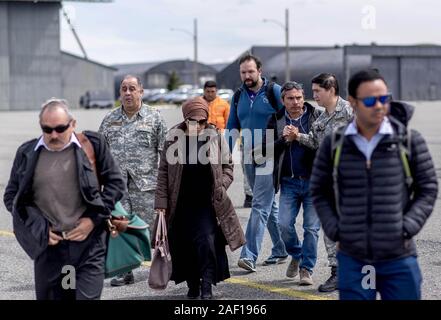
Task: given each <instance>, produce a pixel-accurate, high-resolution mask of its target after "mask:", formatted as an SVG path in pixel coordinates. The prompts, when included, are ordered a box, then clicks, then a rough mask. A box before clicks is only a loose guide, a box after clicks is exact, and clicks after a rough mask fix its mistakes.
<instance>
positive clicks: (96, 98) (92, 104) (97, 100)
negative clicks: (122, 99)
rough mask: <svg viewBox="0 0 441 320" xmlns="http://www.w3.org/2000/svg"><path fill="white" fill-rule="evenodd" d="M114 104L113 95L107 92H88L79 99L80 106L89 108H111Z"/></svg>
mask: <svg viewBox="0 0 441 320" xmlns="http://www.w3.org/2000/svg"><path fill="white" fill-rule="evenodd" d="M114 104H115V100H114V99H113V95H112V93H111V92H110V91H107V90H89V91H87V92H86V93H85V94H84V95H82V96H81V98H80V106H81V107H82V108H85V109H89V108H100V109H104V108H112V107H113V106H114Z"/></svg>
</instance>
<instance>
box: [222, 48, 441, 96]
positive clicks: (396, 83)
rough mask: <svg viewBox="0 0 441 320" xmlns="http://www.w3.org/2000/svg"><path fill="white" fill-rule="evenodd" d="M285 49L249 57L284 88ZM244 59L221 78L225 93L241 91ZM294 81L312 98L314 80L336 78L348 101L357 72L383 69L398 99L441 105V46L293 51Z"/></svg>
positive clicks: (253, 50) (266, 50) (256, 51)
mask: <svg viewBox="0 0 441 320" xmlns="http://www.w3.org/2000/svg"><path fill="white" fill-rule="evenodd" d="M284 49H285V47H269V46H255V47H252V48H251V49H250V50H249V51H250V52H251V53H252V54H254V55H256V56H258V57H260V58H261V60H262V63H263V68H262V73H263V76H265V77H267V78H269V79H275V81H276V82H278V83H279V84H282V83H283V82H284V80H285V51H284ZM238 60H239V57H238V59H237V60H236V61H234V62H233V63H231V64H230V65H228V66H227V67H225V68H224V69H223V70H221V71H220V72H219V73H218V74H217V76H216V79H217V82H218V85H219V87H225V88H231V89H236V88H238V87H239V86H240V85H241V81H240V77H239V65H238ZM290 61H291V63H290V65H291V67H290V75H291V79H292V80H295V81H298V82H301V83H303V84H304V85H305V86H304V88H305V94H306V97H307V98H312V92H311V85H310V84H311V79H312V77H313V76H314V75H316V74H318V73H321V72H330V73H334V74H335V75H336V77H337V79H338V80H339V82H340V87H341V90H340V91H341V92H340V94H341V95H342V96H343V97H346V95H347V81H348V80H349V78H350V76H351V75H352V74H354V73H355V72H356V71H358V70H360V69H363V68H377V69H379V70H380V72H381V73H382V74H383V75H384V77H385V79H386V81H387V83H388V85H389V88H390V89H391V92H392V95H393V97H394V99H398V100H441V77H440V74H441V46H436V45H412V46H380V45H375V44H372V45H366V46H362V45H347V46H344V47H338V46H335V47H292V48H291V51H290Z"/></svg>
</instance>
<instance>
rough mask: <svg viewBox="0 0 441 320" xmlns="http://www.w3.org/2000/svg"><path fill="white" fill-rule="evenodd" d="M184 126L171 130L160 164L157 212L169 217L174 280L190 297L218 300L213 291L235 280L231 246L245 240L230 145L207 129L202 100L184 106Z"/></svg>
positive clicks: (217, 134)
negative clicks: (231, 193)
mask: <svg viewBox="0 0 441 320" xmlns="http://www.w3.org/2000/svg"><path fill="white" fill-rule="evenodd" d="M182 113H183V116H184V121H183V122H181V123H179V124H178V125H176V126H175V127H173V128H172V129H170V131H169V133H168V136H167V141H166V143H165V146H164V150H163V151H162V155H161V160H160V164H159V172H158V183H157V189H156V197H155V209H156V211H157V212H158V213H159V212H161V211H162V212H165V217H166V221H167V229H168V239H169V246H170V253H171V257H172V269H173V272H172V276H171V280H174V281H175V283H176V284H178V283H180V282H183V281H186V282H187V286H188V289H189V290H188V293H187V297H188V298H190V299H196V298H198V297H199V296H200V297H201V299H211V298H212V285H216V284H217V283H218V282H220V281H223V280H225V279H227V278H229V277H230V272H229V268H228V259H227V254H226V251H225V246H226V244H228V245H229V247H230V249H231V250H236V249H238V248H239V247H241V246H242V245H243V244H244V243H245V237H244V234H243V230H242V227H241V225H240V223H239V219H238V217H237V215H236V212H235V210H234V207H233V204H232V202H231V200H230V199H229V197H228V195H227V188H228V187H229V186H230V184H231V183H232V181H233V164H232V158H231V154H230V152H229V148H228V144H227V142H226V141H225V139H224V137H223V135H222V134H221V133H220V132H218V131H217V130H216V128H215V127H214V126H212V125H210V124H208V123H207V119H208V104H207V102H206V101H205V100H204V99H202V98H201V97H197V98H193V99H190V100H188V101H186V102H185V103H184V104H183V106H182Z"/></svg>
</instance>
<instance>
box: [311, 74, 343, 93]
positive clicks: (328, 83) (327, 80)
mask: <svg viewBox="0 0 441 320" xmlns="http://www.w3.org/2000/svg"><path fill="white" fill-rule="evenodd" d="M311 83H315V84H318V85H319V86H320V87H322V88H323V89H325V90H330V89H331V88H334V90H335V95H336V96H338V95H339V93H340V89H339V86H338V81H337V77H336V76H335V74H332V73H326V72H325V73H320V74H319V75H316V76H315V77H314V78H312V80H311Z"/></svg>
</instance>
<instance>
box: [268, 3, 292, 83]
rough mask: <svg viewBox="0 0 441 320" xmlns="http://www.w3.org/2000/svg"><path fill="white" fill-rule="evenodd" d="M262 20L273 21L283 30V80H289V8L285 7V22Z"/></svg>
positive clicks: (269, 20) (272, 20)
mask: <svg viewBox="0 0 441 320" xmlns="http://www.w3.org/2000/svg"><path fill="white" fill-rule="evenodd" d="M263 22H272V23H275V24H277V25H278V26H279V27H281V28H282V29H283V30H284V31H285V81H289V79H290V69H291V68H290V64H289V9H288V8H286V9H285V23H282V22H280V21H278V20H274V19H263Z"/></svg>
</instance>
